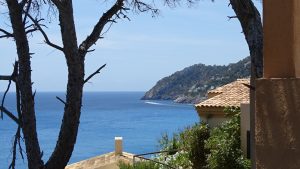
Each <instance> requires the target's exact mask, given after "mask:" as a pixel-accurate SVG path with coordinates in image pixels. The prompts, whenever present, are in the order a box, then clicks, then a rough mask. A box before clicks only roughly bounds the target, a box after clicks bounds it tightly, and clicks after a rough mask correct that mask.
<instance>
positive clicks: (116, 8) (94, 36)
mask: <svg viewBox="0 0 300 169" xmlns="http://www.w3.org/2000/svg"><path fill="white" fill-rule="evenodd" d="M123 5H124V0H117V2H116V3H115V4H114V5H113V6H112V7H111V8H110V9H109V10H108V11H107V12H106V13H104V14H103V15H102V17H101V18H100V19H99V21H98V22H97V24H96V25H95V27H94V29H93V31H92V33H91V34H90V35H89V36H88V37H87V38H86V39H85V40H84V41H83V42H82V43H81V44H80V45H79V52H80V53H81V55H82V56H85V54H86V53H87V51H88V50H89V48H90V47H91V46H92V45H93V44H95V43H96V42H97V41H98V39H99V37H100V36H101V32H102V30H103V28H104V26H105V25H106V24H107V23H110V22H111V23H113V22H115V20H112V17H113V16H114V15H117V14H118V13H119V12H120V11H121V10H123V9H124V8H123Z"/></svg>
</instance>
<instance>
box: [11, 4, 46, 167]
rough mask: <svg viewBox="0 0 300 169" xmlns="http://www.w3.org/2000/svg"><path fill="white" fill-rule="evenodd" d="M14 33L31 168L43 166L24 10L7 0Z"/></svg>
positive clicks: (25, 138)
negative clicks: (23, 15)
mask: <svg viewBox="0 0 300 169" xmlns="http://www.w3.org/2000/svg"><path fill="white" fill-rule="evenodd" d="M6 2H7V6H8V9H9V15H10V19H11V24H12V28H13V35H14V39H15V43H16V47H17V54H18V58H19V74H18V77H17V83H18V85H19V87H20V93H21V110H22V124H21V126H22V131H23V135H24V140H25V145H26V154H27V160H28V168H29V169H38V168H40V167H42V166H43V161H42V160H41V151H40V146H39V142H38V137H37V132H36V118H35V109H34V96H33V94H32V81H31V66H30V53H29V45H28V41H27V36H26V33H25V28H24V25H23V21H22V11H21V8H20V6H19V4H18V1H17V0H7V1H6Z"/></svg>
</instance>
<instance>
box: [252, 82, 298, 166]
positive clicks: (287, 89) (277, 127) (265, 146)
mask: <svg viewBox="0 0 300 169" xmlns="http://www.w3.org/2000/svg"><path fill="white" fill-rule="evenodd" d="M255 123H256V125H255V143H256V145H255V148H256V155H255V156H256V168H257V169H299V168H300V132H299V129H300V79H296V78H294V79H292V78H290V79H259V80H257V82H256V113H255Z"/></svg>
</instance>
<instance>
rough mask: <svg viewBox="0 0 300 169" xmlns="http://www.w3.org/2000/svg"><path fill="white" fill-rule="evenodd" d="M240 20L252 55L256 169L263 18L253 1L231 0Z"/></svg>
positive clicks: (253, 145) (252, 156) (253, 132)
mask: <svg viewBox="0 0 300 169" xmlns="http://www.w3.org/2000/svg"><path fill="white" fill-rule="evenodd" d="M230 4H231V6H232V8H233V10H234V12H235V13H236V15H237V18H238V19H239V21H240V23H241V26H242V29H243V32H244V35H245V38H246V41H247V43H248V46H249V50H250V55H251V80H250V85H251V86H253V88H254V89H253V90H250V129H251V141H250V146H251V160H252V168H255V86H256V85H255V80H256V79H257V78H261V77H262V76H263V27H262V20H261V16H260V14H259V12H258V10H257V9H256V7H255V6H254V4H253V2H252V1H251V0H230Z"/></svg>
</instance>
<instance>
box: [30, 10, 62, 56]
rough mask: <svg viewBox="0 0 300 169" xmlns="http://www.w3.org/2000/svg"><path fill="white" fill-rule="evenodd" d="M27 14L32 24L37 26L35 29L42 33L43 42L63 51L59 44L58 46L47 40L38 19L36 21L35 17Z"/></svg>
mask: <svg viewBox="0 0 300 169" xmlns="http://www.w3.org/2000/svg"><path fill="white" fill-rule="evenodd" d="M27 16H28V18H29V19H30V20H31V21H32V22H33V23H34V25H35V26H36V27H37V30H39V31H40V32H41V33H42V35H43V37H44V39H45V43H46V44H47V45H49V46H51V47H53V48H55V49H57V50H60V51H63V50H64V49H63V48H62V47H60V46H58V45H56V44H54V43H52V42H51V41H50V40H49V38H48V36H47V34H46V32H45V31H44V30H43V29H42V27H41V25H40V24H39V21H37V20H36V19H34V18H33V17H32V16H31V15H30V14H29V13H27ZM40 21H41V20H40Z"/></svg>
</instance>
